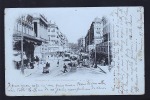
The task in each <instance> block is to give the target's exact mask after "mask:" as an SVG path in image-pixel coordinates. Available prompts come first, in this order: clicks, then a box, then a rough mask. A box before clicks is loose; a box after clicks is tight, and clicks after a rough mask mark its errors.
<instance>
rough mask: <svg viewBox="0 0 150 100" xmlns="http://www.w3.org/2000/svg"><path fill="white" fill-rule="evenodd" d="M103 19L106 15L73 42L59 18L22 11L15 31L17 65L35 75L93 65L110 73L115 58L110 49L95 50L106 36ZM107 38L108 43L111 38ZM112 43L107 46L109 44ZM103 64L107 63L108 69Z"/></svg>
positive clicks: (51, 73)
mask: <svg viewBox="0 0 150 100" xmlns="http://www.w3.org/2000/svg"><path fill="white" fill-rule="evenodd" d="M103 20H106V19H105V18H103V19H100V18H98V17H97V18H95V19H94V21H93V22H91V28H90V29H89V30H88V32H87V34H86V36H82V37H81V38H79V39H78V40H77V41H76V42H74V43H71V42H69V41H68V39H67V37H66V35H65V34H63V33H62V32H61V31H60V30H59V26H57V25H56V24H55V22H54V23H53V22H51V21H50V22H48V20H47V19H46V18H45V17H44V15H41V14H36V15H29V14H27V15H22V16H21V17H19V18H18V19H17V21H16V25H15V33H14V34H13V48H14V58H15V59H14V65H15V68H16V69H17V70H21V71H22V73H23V74H27V73H28V74H29V75H31V76H32V75H35V76H36V75H37V76H38V75H41V74H49V75H52V76H53V75H54V76H58V75H59V74H61V73H71V72H75V73H78V72H79V71H81V70H82V71H85V72H86V71H89V70H93V69H94V70H95V71H97V73H100V74H102V73H103V74H106V71H107V70H108V65H109V64H110V61H111V58H110V57H111V55H110V52H109V53H104V54H103V55H101V54H100V53H99V52H95V51H96V49H98V48H96V47H97V44H100V40H102V39H101V38H100V35H102V34H103V31H102V30H103V29H102V28H103V27H102V24H103V23H104V21H103ZM108 27H109V26H108ZM95 30H97V31H96V32H95ZM106 31H108V30H106ZM106 31H104V32H106ZM105 34H106V35H107V34H109V33H105ZM90 36H91V37H90ZM104 42H106V43H107V42H108V39H105V40H104ZM108 46H109V45H108ZM108 46H105V48H104V49H107V48H109V47H108ZM105 52H106V51H105ZM102 56H103V57H102ZM101 66H105V67H104V69H105V70H104V69H103V68H101ZM81 73H82V72H81ZM87 73H88V72H87ZM28 74H27V75H28Z"/></svg>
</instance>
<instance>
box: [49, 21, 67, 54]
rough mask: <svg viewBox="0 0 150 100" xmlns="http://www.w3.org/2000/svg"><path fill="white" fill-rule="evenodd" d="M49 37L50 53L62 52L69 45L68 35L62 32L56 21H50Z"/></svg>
mask: <svg viewBox="0 0 150 100" xmlns="http://www.w3.org/2000/svg"><path fill="white" fill-rule="evenodd" d="M48 37H49V44H48V53H49V54H50V55H56V54H61V53H62V52H64V51H65V49H66V48H67V45H68V40H67V38H66V36H65V35H64V34H63V33H61V32H60V30H59V28H58V26H57V25H56V24H55V23H51V22H50V23H49V25H48Z"/></svg>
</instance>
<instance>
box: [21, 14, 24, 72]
mask: <svg viewBox="0 0 150 100" xmlns="http://www.w3.org/2000/svg"><path fill="white" fill-rule="evenodd" d="M21 25H22V32H21V72H22V74H24V64H23V16H22V17H21Z"/></svg>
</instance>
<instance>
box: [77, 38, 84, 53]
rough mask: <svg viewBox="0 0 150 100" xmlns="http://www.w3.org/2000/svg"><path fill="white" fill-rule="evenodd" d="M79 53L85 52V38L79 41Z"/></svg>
mask: <svg viewBox="0 0 150 100" xmlns="http://www.w3.org/2000/svg"><path fill="white" fill-rule="evenodd" d="M78 47H79V51H82V52H85V38H84V37H83V36H82V37H81V38H79V39H78Z"/></svg>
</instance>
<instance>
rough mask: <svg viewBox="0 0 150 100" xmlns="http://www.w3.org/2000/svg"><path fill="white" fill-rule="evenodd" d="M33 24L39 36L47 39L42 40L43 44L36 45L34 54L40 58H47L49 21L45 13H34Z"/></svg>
mask: <svg viewBox="0 0 150 100" xmlns="http://www.w3.org/2000/svg"><path fill="white" fill-rule="evenodd" d="M33 18H34V20H33V24H34V33H35V34H36V36H37V37H38V38H42V39H45V41H44V42H42V45H41V46H36V47H35V52H34V54H35V55H36V56H38V57H39V58H42V59H46V53H47V45H48V42H47V41H48V32H47V29H48V21H47V19H46V18H45V17H44V15H41V14H34V15H33Z"/></svg>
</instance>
